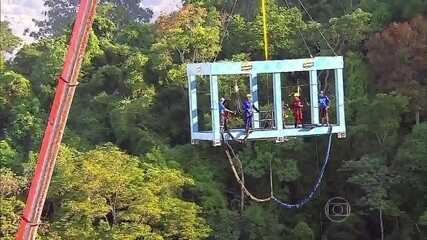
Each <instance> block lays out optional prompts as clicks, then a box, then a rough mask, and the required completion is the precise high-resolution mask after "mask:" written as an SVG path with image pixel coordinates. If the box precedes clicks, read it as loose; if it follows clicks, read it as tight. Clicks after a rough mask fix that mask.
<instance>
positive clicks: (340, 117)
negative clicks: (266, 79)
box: [187, 56, 346, 146]
mask: <svg viewBox="0 0 427 240" xmlns="http://www.w3.org/2000/svg"><path fill="white" fill-rule="evenodd" d="M343 69H344V60H343V57H342V56H322V57H314V58H302V59H286V60H268V61H250V62H227V61H224V62H212V63H208V62H207V63H191V64H187V84H188V100H189V101H188V102H189V115H190V133H191V143H192V144H197V143H198V142H199V141H211V142H212V144H213V145H214V146H220V145H221V132H220V113H219V90H218V76H220V75H248V78H249V89H250V94H251V95H252V99H253V104H254V105H255V106H256V107H259V106H258V104H259V102H258V98H259V96H258V82H257V78H258V75H259V74H272V75H273V78H272V82H273V84H272V85H273V93H272V94H273V112H274V114H273V116H274V121H275V125H276V126H275V129H259V114H258V113H255V114H254V131H253V132H252V133H251V134H249V136H247V140H261V139H264V140H265V139H271V140H274V141H276V142H283V141H284V140H285V138H287V137H301V136H316V135H323V134H328V131H329V127H328V126H322V125H320V119H319V104H318V94H319V92H318V91H319V90H318V87H319V86H318V71H321V70H333V71H334V74H335V100H336V103H335V104H336V118H337V119H336V121H337V122H336V124H332V133H334V134H337V136H338V137H339V138H341V137H345V135H346V126H345V111H344V80H343ZM289 72H309V85H310V110H311V124H310V125H311V126H312V127H311V128H285V127H284V126H283V106H282V90H281V86H282V83H281V81H282V79H281V73H289ZM197 76H209V86H210V87H209V90H210V104H211V108H210V109H211V118H212V119H211V121H212V130H211V131H199V125H198V112H197ZM229 133H230V134H231V135H232V136H233V137H234V138H235V139H244V138H245V137H246V133H245V130H244V129H230V131H229ZM224 137H225V138H226V140H229V139H230V138H231V137H230V136H229V135H228V134H224Z"/></svg>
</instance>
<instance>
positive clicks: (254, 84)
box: [249, 73, 260, 128]
mask: <svg viewBox="0 0 427 240" xmlns="http://www.w3.org/2000/svg"><path fill="white" fill-rule="evenodd" d="M249 87H250V93H251V95H252V101H253V104H254V106H255V107H256V108H258V109H259V100H258V74H257V73H251V75H250V76H249ZM259 119H260V116H259V113H257V112H254V128H259Z"/></svg>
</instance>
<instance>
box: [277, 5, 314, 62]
mask: <svg viewBox="0 0 427 240" xmlns="http://www.w3.org/2000/svg"><path fill="white" fill-rule="evenodd" d="M282 1H284V2H285V4H286V7H287V8H288V9H291V6H290V4H289V2H288V0H282ZM297 29H298V33H299V35H300V37H301V38H302V41H303V42H304V46H305V48H306V49H307V52H308V55H309V56H310V57H311V58H312V57H313V54H311V51H310V47H309V46H308V44H307V41H306V40H305V38H304V35H303V34H302V32H301V29H300V28H299V27H298V28H297Z"/></svg>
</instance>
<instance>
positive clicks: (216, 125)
mask: <svg viewBox="0 0 427 240" xmlns="http://www.w3.org/2000/svg"><path fill="white" fill-rule="evenodd" d="M209 79H210V81H209V82H210V92H211V117H212V136H213V137H212V138H213V139H212V141H213V145H220V144H221V133H220V122H219V93H218V76H216V75H210V78H209Z"/></svg>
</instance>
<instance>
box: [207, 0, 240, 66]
mask: <svg viewBox="0 0 427 240" xmlns="http://www.w3.org/2000/svg"><path fill="white" fill-rule="evenodd" d="M238 1H239V0H235V1H234V3H233V7H232V8H231V12H230V14H229V15H228V16H227V19H226V20H225V22H226V23H225V27H224V34H222V36H221V41H220V42H219V46H220V47H222V44H223V42H224V39H225V35H226V34H227V31H228V27H229V26H230V22H231V18H232V16H233V15H234V10H235V9H236V5H237V2H238ZM221 11H222V10H221ZM218 54H219V52H218ZM218 54H217V55H216V56H215V57H214V59H213V61H214V62H216V58H217V57H218Z"/></svg>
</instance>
